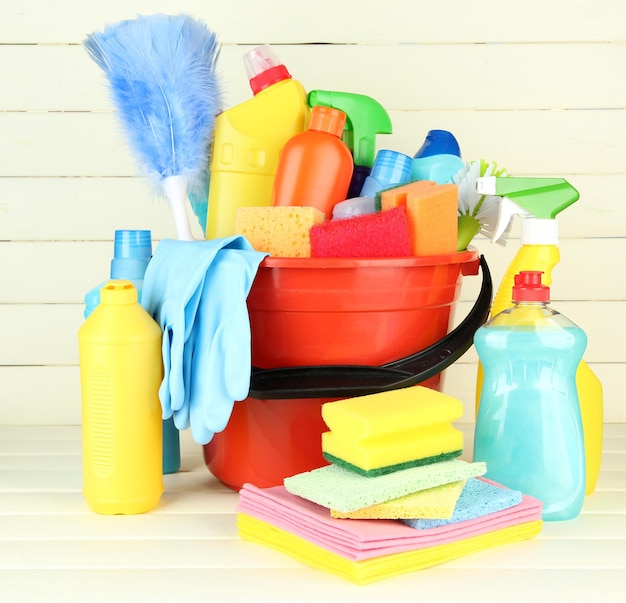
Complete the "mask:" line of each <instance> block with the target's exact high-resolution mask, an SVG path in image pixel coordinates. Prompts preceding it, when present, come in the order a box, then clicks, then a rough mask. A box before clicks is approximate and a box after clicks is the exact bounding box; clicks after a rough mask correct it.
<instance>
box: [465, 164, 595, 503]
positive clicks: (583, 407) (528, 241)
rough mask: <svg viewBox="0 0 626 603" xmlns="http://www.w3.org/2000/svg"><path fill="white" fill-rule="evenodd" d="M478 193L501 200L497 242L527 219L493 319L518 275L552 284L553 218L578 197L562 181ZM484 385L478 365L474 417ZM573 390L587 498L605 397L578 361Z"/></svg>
mask: <svg viewBox="0 0 626 603" xmlns="http://www.w3.org/2000/svg"><path fill="white" fill-rule="evenodd" d="M476 186H477V192H479V193H481V194H493V195H499V196H502V197H503V199H502V202H501V204H500V215H499V218H498V226H497V228H496V232H495V234H494V236H493V241H497V240H498V239H499V238H500V236H501V235H502V233H503V232H504V230H505V229H506V227H507V225H508V223H509V221H510V220H511V218H512V217H513V215H519V216H523V217H525V219H524V220H523V222H522V230H521V238H520V242H521V247H520V249H519V251H518V252H517V254H516V256H515V258H513V261H512V262H511V264H510V265H509V267H508V268H507V270H506V272H505V274H504V277H503V279H502V283H501V284H500V287H499V288H498V291H497V293H496V296H495V298H494V301H493V305H492V309H491V316H495V315H496V314H498V313H500V312H502V311H503V310H506V309H507V308H510V307H512V306H513V300H512V299H511V291H512V289H513V285H514V281H515V275H516V274H517V273H519V272H522V271H528V270H535V271H541V272H543V276H542V284H544V285H548V286H549V285H550V284H551V283H552V269H553V268H554V266H556V264H557V263H558V262H559V260H560V257H561V256H560V253H559V248H558V238H559V235H558V222H557V221H556V219H555V217H556V215H557V214H558V213H559V212H560V211H562V210H563V209H565V208H566V207H568V206H569V205H571V204H572V203H574V202H575V201H577V200H578V197H579V193H578V191H577V190H576V189H575V188H574V187H573V186H572V185H571V184H569V182H567V181H566V180H564V179H562V178H517V177H510V176H509V177H494V176H490V177H486V178H478V179H477V182H476ZM482 384H483V369H482V365H481V364H480V363H479V364H478V375H477V380H476V413H478V406H479V404H480V393H481V391H482ZM576 387H577V390H578V399H579V403H580V413H581V418H582V423H583V433H584V438H585V457H586V467H587V469H586V489H585V491H586V494H591V493H592V492H593V491H594V490H595V487H596V483H597V481H598V475H599V473H600V463H601V458H602V433H603V419H604V411H603V392H602V384H601V383H600V380H599V379H598V377H597V376H596V375H595V374H594V373H593V371H592V370H591V369H590V368H589V366H588V365H587V363H586V362H585V361H584V360H582V361H581V362H580V364H579V366H578V370H577V371H576Z"/></svg>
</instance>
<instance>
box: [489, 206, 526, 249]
mask: <svg viewBox="0 0 626 603" xmlns="http://www.w3.org/2000/svg"><path fill="white" fill-rule="evenodd" d="M515 215H517V216H532V214H531V213H530V212H529V211H528V210H526V209H524V208H523V207H520V206H519V205H517V203H513V201H511V199H509V198H508V197H502V200H501V201H500V204H499V206H498V223H497V224H496V228H495V232H494V233H493V236H492V237H491V242H492V243H495V242H496V241H497V240H498V239H499V238H500V237H501V236H502V235H503V234H504V231H505V230H506V228H507V226H508V225H509V222H510V221H511V219H512V218H513V216H515Z"/></svg>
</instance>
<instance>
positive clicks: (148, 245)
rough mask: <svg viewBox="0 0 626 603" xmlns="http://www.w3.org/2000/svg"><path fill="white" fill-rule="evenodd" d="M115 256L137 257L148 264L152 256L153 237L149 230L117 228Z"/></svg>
mask: <svg viewBox="0 0 626 603" xmlns="http://www.w3.org/2000/svg"><path fill="white" fill-rule="evenodd" d="M113 256H114V257H115V258H117V259H135V260H141V261H144V262H145V263H146V264H147V263H148V262H149V261H150V258H151V257H152V237H151V234H150V231H149V230H116V231H115V243H114V246H113Z"/></svg>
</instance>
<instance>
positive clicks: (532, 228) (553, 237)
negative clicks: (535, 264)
mask: <svg viewBox="0 0 626 603" xmlns="http://www.w3.org/2000/svg"><path fill="white" fill-rule="evenodd" d="M558 242H559V223H558V222H557V221H556V220H550V219H544V218H526V219H525V220H523V221H522V232H521V234H520V243H521V244H522V245H558Z"/></svg>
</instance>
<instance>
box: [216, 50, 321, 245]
mask: <svg viewBox="0 0 626 603" xmlns="http://www.w3.org/2000/svg"><path fill="white" fill-rule="evenodd" d="M244 64H245V67H246V71H247V73H248V77H249V79H250V87H251V88H252V92H253V94H254V96H253V97H252V98H251V99H249V100H247V101H245V102H243V103H241V104H239V105H236V106H235V107H232V108H230V109H227V110H226V111H224V112H222V113H220V114H219V115H218V116H217V118H216V119H215V128H214V133H213V144H212V148H211V159H210V166H209V171H210V182H209V206H208V215H207V225H206V231H205V233H206V238H207V239H215V238H218V237H225V236H231V235H233V234H235V218H236V215H237V209H238V208H239V207H251V206H268V205H271V201H272V186H273V183H274V176H275V174H276V169H277V167H278V160H279V157H280V153H281V151H282V148H283V146H284V145H285V143H286V142H287V141H288V140H289V139H290V138H291V137H292V136H295V135H296V134H298V133H300V132H303V131H304V130H305V129H306V125H307V121H308V115H309V107H308V105H307V101H306V92H305V90H304V88H303V86H302V84H301V83H300V82H298V81H297V80H294V79H292V77H291V75H290V73H289V71H288V70H287V68H286V67H285V65H283V64H282V63H281V62H280V60H279V59H278V58H277V57H276V55H275V53H274V51H273V50H272V49H271V48H270V47H269V46H268V45H267V44H265V45H263V46H259V47H257V48H254V49H253V50H251V51H250V52H248V53H247V54H246V55H245V57H244Z"/></svg>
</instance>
